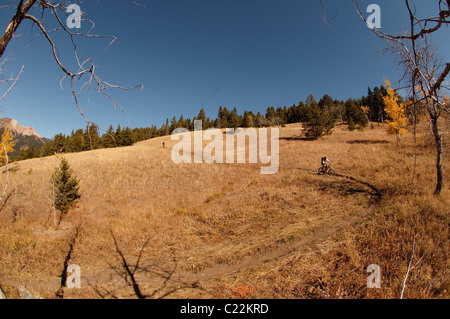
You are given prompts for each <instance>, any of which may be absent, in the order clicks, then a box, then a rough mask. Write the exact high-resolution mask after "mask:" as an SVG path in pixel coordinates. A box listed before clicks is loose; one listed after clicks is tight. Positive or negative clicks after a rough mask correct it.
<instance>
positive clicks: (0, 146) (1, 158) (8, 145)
mask: <svg viewBox="0 0 450 319" xmlns="http://www.w3.org/2000/svg"><path fill="white" fill-rule="evenodd" d="M13 147H14V142H13V137H12V135H11V132H10V131H9V129H8V127H7V126H5V130H4V131H3V135H2V141H1V143H0V162H1V163H2V164H4V163H5V158H6V154H5V152H6V153H10V152H12V151H13V150H14V149H13Z"/></svg>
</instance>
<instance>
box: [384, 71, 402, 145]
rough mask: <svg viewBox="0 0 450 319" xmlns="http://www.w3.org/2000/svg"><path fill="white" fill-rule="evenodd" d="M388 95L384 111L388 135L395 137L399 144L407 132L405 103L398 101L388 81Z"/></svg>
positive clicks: (385, 99)
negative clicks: (401, 137)
mask: <svg viewBox="0 0 450 319" xmlns="http://www.w3.org/2000/svg"><path fill="white" fill-rule="evenodd" d="M384 83H385V85H386V88H387V90H388V92H387V95H386V96H383V103H384V106H385V107H384V110H385V112H386V114H387V117H388V119H386V120H385V123H386V124H387V126H388V127H387V133H388V134H391V135H395V137H396V138H397V143H400V136H401V135H403V134H405V133H406V132H407V130H406V116H405V109H406V107H405V103H403V102H399V101H398V96H397V94H396V93H395V92H394V90H393V89H392V88H391V83H390V82H389V81H388V80H386V81H385V82H384Z"/></svg>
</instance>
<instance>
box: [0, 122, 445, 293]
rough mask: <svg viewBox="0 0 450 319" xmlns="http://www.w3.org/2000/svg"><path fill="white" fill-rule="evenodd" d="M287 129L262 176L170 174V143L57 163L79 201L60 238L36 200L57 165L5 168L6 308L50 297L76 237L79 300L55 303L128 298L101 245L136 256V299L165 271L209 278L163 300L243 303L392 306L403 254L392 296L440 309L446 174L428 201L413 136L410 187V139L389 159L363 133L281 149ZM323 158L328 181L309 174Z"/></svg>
mask: <svg viewBox="0 0 450 319" xmlns="http://www.w3.org/2000/svg"><path fill="white" fill-rule="evenodd" d="M299 128H300V127H299V126H298V125H288V126H287V127H286V128H281V129H280V168H279V172H278V173H277V174H275V175H261V174H260V166H261V165H260V164H206V163H202V164H184V163H183V164H175V163H173V162H172V160H171V158H170V150H171V148H172V147H173V145H174V144H175V143H177V141H172V140H171V139H170V137H162V138H155V139H152V140H149V141H144V142H140V143H137V144H136V145H134V146H131V147H123V148H117V149H104V150H95V151H89V152H83V153H76V154H65V155H64V156H65V157H66V158H67V159H68V161H69V164H70V165H71V167H72V169H73V171H74V174H75V175H76V176H77V177H78V178H79V179H80V193H81V199H80V201H79V205H78V207H77V208H76V209H74V210H73V211H71V212H70V213H69V215H68V216H67V217H66V218H65V219H64V220H63V223H62V225H61V228H60V229H55V228H54V226H53V208H52V203H51V199H50V196H49V182H50V176H51V173H52V171H53V169H54V168H55V166H56V165H57V159H56V158H55V157H49V158H43V159H33V160H27V161H22V162H18V163H14V164H13V165H11V166H10V169H11V172H10V181H9V183H10V186H9V188H8V191H9V193H11V196H10V197H9V198H8V201H7V203H6V204H5V206H4V208H3V210H2V211H0V285H1V286H2V288H4V290H5V291H6V293H7V294H8V295H9V296H13V297H14V296H17V289H16V288H17V287H18V286H19V285H26V286H27V288H28V287H30V290H31V291H33V292H36V293H38V294H40V295H42V296H43V297H47V298H52V297H54V293H55V292H56V291H57V289H58V287H59V278H58V276H60V274H61V271H62V267H63V262H64V259H65V256H66V254H67V251H68V243H69V242H70V240H71V238H72V236H73V229H74V227H75V226H76V225H81V227H82V228H81V232H80V235H79V237H78V238H77V241H76V245H75V248H74V252H73V255H72V260H71V262H72V263H76V264H78V265H80V267H81V269H82V288H81V289H71V290H66V294H65V296H66V297H68V298H75V297H84V298H99V297H100V296H105V297H112V295H114V296H117V297H125V298H128V297H133V296H134V295H133V291H132V289H131V288H130V287H127V285H126V284H125V282H124V281H123V280H122V278H120V276H118V275H117V273H116V272H115V271H113V270H112V269H113V268H116V269H120V267H121V265H120V258H119V257H118V255H117V251H116V250H115V247H114V244H113V240H112V237H111V233H112V234H114V236H115V237H116V238H117V241H118V243H119V244H120V246H121V248H122V251H124V254H125V255H126V257H127V259H128V260H129V261H130V263H133V262H135V261H136V260H137V258H138V256H139V254H141V253H142V260H141V265H143V267H145V268H146V269H147V270H149V271H147V272H144V271H141V272H139V276H138V277H139V280H140V282H141V285H142V288H143V290H145V291H148V292H152V291H155V290H156V289H158V288H160V285H161V281H158V280H156V279H157V278H156V277H161V274H168V273H169V271H171V270H173V269H175V272H184V273H185V274H187V276H189V274H191V275H192V278H194V277H195V276H198V275H199V276H200V277H199V278H200V279H201V275H202V273H203V272H204V271H206V270H208V269H216V268H217V270H216V271H215V272H214V276H212V275H211V276H210V278H208V280H203V281H202V280H200V282H199V283H198V284H196V287H200V288H201V289H181V290H179V291H177V292H175V293H174V294H172V295H170V296H175V297H187V298H189V297H214V298H222V297H239V296H242V294H237V293H235V292H236V291H237V292H239V291H244V290H245V296H246V297H250V298H252V297H258V298H260V297H264V298H308V297H312V298H316V297H319V298H337V297H343V298H375V297H385V298H397V297H399V291H401V288H402V280H403V278H404V275H405V273H406V268H405V267H407V265H408V262H409V260H410V257H411V252H412V243H413V240H414V242H415V245H416V249H417V250H416V255H415V257H414V258H415V259H414V260H415V261H417V260H418V258H420V257H422V256H424V258H423V259H422V261H421V263H420V264H419V265H418V267H417V268H416V269H414V270H413V271H412V272H411V276H410V278H409V280H408V282H407V288H406V294H405V296H406V297H419V298H434V297H448V288H449V287H448V285H449V279H448V278H449V276H448V269H447V268H448V267H447V265H448V252H449V251H450V249H449V248H450V247H449V241H448V239H449V232H448V229H449V214H448V207H449V200H448V192H449V190H448V182H449V179H448V173H449V172H448V160H446V161H445V162H444V168H445V173H446V174H445V176H446V180H445V184H444V185H445V189H444V192H443V194H442V195H441V196H440V197H438V198H437V197H434V196H432V195H431V194H432V192H433V189H434V176H435V173H434V156H433V148H432V147H431V146H430V145H428V144H427V142H426V139H425V133H424V132H425V131H422V132H421V135H420V136H419V147H418V149H417V151H418V154H419V157H418V161H417V176H416V177H415V183H414V184H411V177H412V163H413V157H412V156H413V154H414V148H413V145H412V138H411V136H405V137H404V138H403V140H402V143H401V144H400V145H396V143H395V139H394V138H393V137H389V136H387V135H386V133H385V131H384V128H383V126H380V127H378V126H377V124H375V129H373V130H370V129H366V130H365V131H363V132H360V131H355V132H349V131H348V130H347V129H346V127H337V128H336V129H335V132H334V134H333V135H331V136H327V137H325V138H324V139H322V140H320V141H314V142H311V141H303V140H299V139H292V137H295V136H296V135H298V134H299ZM162 142H165V144H166V148H165V149H163V148H162ZM323 155H327V156H328V158H330V159H331V161H332V163H333V168H334V169H335V170H336V172H337V173H338V174H339V175H340V176H327V175H325V176H318V175H317V174H316V171H317V168H318V167H319V165H320V158H321V157H322V156H323ZM3 176H4V175H3ZM367 184H370V186H372V188H371V187H368V185H367ZM374 189H376V190H378V191H379V192H380V194H381V198H378V197H379V196H380V194H375V193H374ZM355 223H356V224H355ZM147 241H148V242H149V244H148V245H146V246H145V249H144V250H142V247H143V245H144V243H145V242H147ZM286 247H289V249H287V248H286ZM274 252H275V253H274ZM277 252H278V253H277ZM264 254H266V255H267V256H269V257H270V256H272V257H273V258H269V261H267V262H265V263H255V262H253V263H250V265H251V267H248V268H246V267H241V268H239V271H236V272H234V273H231V274H230V272H229V271H226V270H223V269H226V267H225V268H223V269H222V268H220V267H218V266H224V265H239V263H242V262H243V261H245V260H247V259H246V258H249V256H250V257H252V256H258V255H264ZM249 260H251V259H249ZM372 263H376V264H379V265H380V266H381V269H382V288H381V289H377V290H373V289H368V288H367V286H366V278H367V276H368V274H367V273H366V272H365V268H366V267H367V266H368V265H369V264H372ZM175 267H176V268H175ZM221 269H222V270H221ZM150 270H151V271H150ZM158 274H159V275H158ZM155 278H156V279H155ZM176 284H177V283H171V285H176ZM178 284H179V283H178ZM242 287H244V288H245V289H244V288H242ZM169 288H170V287H167V289H169ZM241 288H242V289H244V290H242V289H241ZM113 290H114V293H111V294H108V291H110V292H111V291H113ZM155 296H156V295H155Z"/></svg>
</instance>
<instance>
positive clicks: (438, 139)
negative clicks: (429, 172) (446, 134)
mask: <svg viewBox="0 0 450 319" xmlns="http://www.w3.org/2000/svg"><path fill="white" fill-rule="evenodd" d="M430 117H431V126H432V129H433V136H434V143H435V146H436V178H437V180H436V189H435V191H434V194H435V195H439V194H440V193H441V191H442V179H443V172H442V151H443V149H442V135H441V134H440V131H439V124H438V118H437V117H436V116H432V115H430Z"/></svg>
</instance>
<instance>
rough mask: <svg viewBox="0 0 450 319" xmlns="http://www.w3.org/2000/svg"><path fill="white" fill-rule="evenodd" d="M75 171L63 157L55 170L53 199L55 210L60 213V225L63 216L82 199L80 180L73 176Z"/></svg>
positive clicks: (52, 189) (52, 182)
mask: <svg viewBox="0 0 450 319" xmlns="http://www.w3.org/2000/svg"><path fill="white" fill-rule="evenodd" d="M72 174H73V171H72V169H71V168H70V166H69V163H68V162H67V160H66V159H65V158H64V157H62V158H61V161H60V165H59V167H58V168H57V169H56V170H55V172H54V173H53V175H52V178H51V187H50V188H51V198H52V200H53V205H54V207H55V209H57V210H59V211H60V216H59V220H58V225H59V224H60V223H61V220H62V218H63V216H65V215H66V214H67V212H68V211H69V209H70V208H72V207H73V206H74V205H75V204H76V202H77V200H78V199H79V198H80V195H79V194H78V190H79V180H78V179H77V178H76V177H75V176H72Z"/></svg>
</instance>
